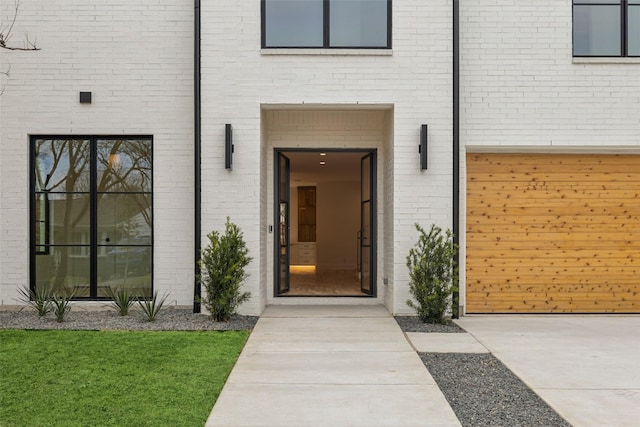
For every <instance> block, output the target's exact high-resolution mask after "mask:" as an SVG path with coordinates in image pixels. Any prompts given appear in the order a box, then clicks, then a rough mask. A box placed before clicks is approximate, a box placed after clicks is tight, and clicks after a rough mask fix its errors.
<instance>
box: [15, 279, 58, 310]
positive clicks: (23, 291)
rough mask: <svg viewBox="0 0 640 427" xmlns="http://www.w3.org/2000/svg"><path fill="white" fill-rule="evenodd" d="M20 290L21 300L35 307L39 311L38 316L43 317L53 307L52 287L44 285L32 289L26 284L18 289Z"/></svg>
mask: <svg viewBox="0 0 640 427" xmlns="http://www.w3.org/2000/svg"><path fill="white" fill-rule="evenodd" d="M18 292H20V297H19V301H20V302H23V303H25V304H27V305H28V306H29V307H32V308H34V309H35V310H36V311H37V312H38V316H40V317H42V316H44V315H45V314H47V313H49V312H50V311H51V310H52V309H53V305H52V304H51V289H50V288H48V287H46V286H42V287H40V288H37V287H36V289H35V290H32V289H30V288H28V287H26V286H24V287H22V288H20V289H19V290H18Z"/></svg>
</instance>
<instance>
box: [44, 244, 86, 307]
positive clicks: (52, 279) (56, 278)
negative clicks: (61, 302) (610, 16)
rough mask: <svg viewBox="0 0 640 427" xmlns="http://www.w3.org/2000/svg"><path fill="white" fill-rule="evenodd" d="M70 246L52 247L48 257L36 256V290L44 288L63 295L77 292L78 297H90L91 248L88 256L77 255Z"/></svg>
mask: <svg viewBox="0 0 640 427" xmlns="http://www.w3.org/2000/svg"><path fill="white" fill-rule="evenodd" d="M72 248H74V247H69V246H50V247H49V253H48V254H47V255H44V254H40V255H38V256H36V266H35V267H36V268H35V284H36V289H43V287H45V288H48V289H51V290H53V291H56V292H61V293H71V292H72V291H74V290H75V291H76V296H77V297H82V296H88V292H89V282H90V280H89V277H90V276H89V256H88V255H89V249H90V248H89V247H88V246H85V247H83V248H84V253H85V254H86V255H84V256H83V255H80V256H78V255H75V254H74V251H73V250H72Z"/></svg>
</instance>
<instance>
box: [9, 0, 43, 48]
mask: <svg viewBox="0 0 640 427" xmlns="http://www.w3.org/2000/svg"><path fill="white" fill-rule="evenodd" d="M19 10H20V0H16V1H15V9H14V12H13V17H12V19H11V24H9V26H8V27H6V28H4V27H3V28H1V29H0V48H2V49H6V50H23V51H24V50H40V48H39V47H38V46H37V45H36V43H35V42H32V41H31V40H29V36H28V35H27V36H26V37H25V43H24V46H16V45H11V44H10V43H9V40H10V39H11V32H12V31H13V27H14V25H15V24H16V20H17V19H18V12H19Z"/></svg>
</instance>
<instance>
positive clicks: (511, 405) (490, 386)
mask: <svg viewBox="0 0 640 427" xmlns="http://www.w3.org/2000/svg"><path fill="white" fill-rule="evenodd" d="M418 354H419V355H420V358H421V359H422V361H423V362H424V364H425V366H426V367H427V369H428V370H429V372H430V373H431V375H432V376H433V378H434V379H435V381H436V383H437V384H438V387H440V389H441V390H442V392H443V393H444V395H445V397H446V398H447V401H448V402H449V404H450V405H451V408H452V409H453V411H454V412H455V414H456V416H457V417H458V419H459V420H460V422H461V423H462V425H463V426H465V427H466V426H473V427H476V426H491V427H500V426H505V427H507V426H508V427H514V426H523V427H525V426H526V427H537V426H539V427H542V426H544V427H555V426H570V424H569V423H567V422H566V421H565V420H564V419H563V418H562V417H560V415H558V414H557V413H556V412H555V411H554V410H553V409H551V408H550V407H549V405H547V404H546V403H545V402H544V401H543V400H542V399H541V398H540V397H538V395H537V394H535V393H534V392H533V391H532V390H531V389H529V388H528V387H527V386H526V385H525V384H524V383H523V382H522V381H520V379H519V378H518V377H516V376H515V375H514V374H513V373H512V372H511V371H510V370H509V369H508V368H507V367H506V366H505V365H504V364H502V362H500V361H499V360H498V359H496V358H495V357H494V356H493V355H492V354H454V353H418Z"/></svg>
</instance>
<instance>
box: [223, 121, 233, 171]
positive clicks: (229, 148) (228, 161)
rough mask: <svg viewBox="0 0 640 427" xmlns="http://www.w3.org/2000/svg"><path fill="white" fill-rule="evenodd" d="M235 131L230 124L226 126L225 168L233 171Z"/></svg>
mask: <svg viewBox="0 0 640 427" xmlns="http://www.w3.org/2000/svg"><path fill="white" fill-rule="evenodd" d="M232 133H233V129H232V127H231V125H230V124H229V123H227V124H226V125H224V168H225V169H226V170H229V171H230V170H232V169H233V136H232Z"/></svg>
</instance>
